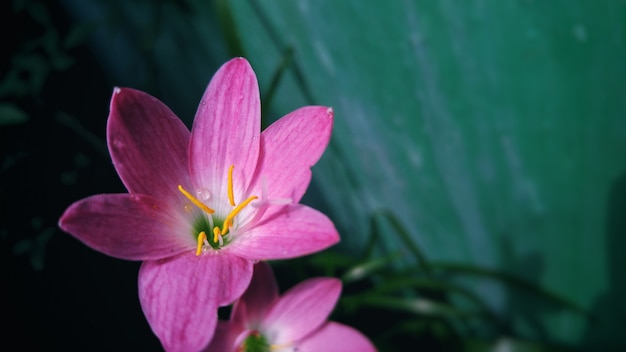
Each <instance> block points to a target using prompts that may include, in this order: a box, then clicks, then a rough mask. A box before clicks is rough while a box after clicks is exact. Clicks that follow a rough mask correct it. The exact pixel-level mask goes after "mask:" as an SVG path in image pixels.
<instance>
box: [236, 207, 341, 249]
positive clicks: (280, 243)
mask: <svg viewBox="0 0 626 352" xmlns="http://www.w3.org/2000/svg"><path fill="white" fill-rule="evenodd" d="M281 207H282V210H281V211H276V212H274V213H273V215H272V216H271V217H269V218H265V219H264V220H262V221H261V222H260V223H258V224H255V225H254V226H253V227H251V228H248V229H244V230H242V232H241V234H238V235H237V236H236V237H235V239H234V240H233V242H231V243H230V244H229V246H228V249H229V250H230V251H231V252H232V253H234V254H236V255H239V256H242V257H245V258H248V259H261V260H264V259H268V260H270V259H286V258H295V257H299V256H303V255H307V254H311V253H314V252H318V251H321V250H324V249H326V248H328V247H330V246H331V245H333V244H335V243H337V242H339V234H338V233H337V230H336V229H335V225H334V224H333V223H332V221H330V219H329V218H328V217H327V216H326V215H324V214H322V213H321V212H319V211H317V210H315V209H313V208H310V207H307V206H305V205H301V204H289V205H284V206H281Z"/></svg>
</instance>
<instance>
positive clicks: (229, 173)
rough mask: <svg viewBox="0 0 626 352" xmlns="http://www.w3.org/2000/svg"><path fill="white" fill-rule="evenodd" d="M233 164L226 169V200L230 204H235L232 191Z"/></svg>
mask: <svg viewBox="0 0 626 352" xmlns="http://www.w3.org/2000/svg"><path fill="white" fill-rule="evenodd" d="M234 168H235V165H231V166H230V168H229V169H228V201H230V205H232V206H233V207H234V206H235V194H234V192H233V169H234Z"/></svg>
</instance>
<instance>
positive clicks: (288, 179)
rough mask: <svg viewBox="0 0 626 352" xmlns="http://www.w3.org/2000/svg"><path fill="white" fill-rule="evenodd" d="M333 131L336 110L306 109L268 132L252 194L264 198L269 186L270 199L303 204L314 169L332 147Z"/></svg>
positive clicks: (297, 111)
mask: <svg viewBox="0 0 626 352" xmlns="http://www.w3.org/2000/svg"><path fill="white" fill-rule="evenodd" d="M332 127H333V111H332V109H330V108H328V107H324V106H306V107H303V108H300V109H298V110H295V111H293V112H291V113H289V114H287V115H285V116H284V117H282V118H281V119H279V120H278V121H276V122H274V123H273V124H272V125H270V126H269V127H268V128H267V129H265V130H264V131H263V133H262V134H261V156H260V159H259V165H258V166H257V172H256V174H255V180H254V182H253V185H254V187H255V189H253V190H252V191H251V194H256V195H260V194H261V192H262V187H263V184H265V185H266V187H267V195H268V197H269V198H270V199H271V198H290V199H291V200H292V201H293V202H294V203H297V202H299V201H300V199H301V198H302V196H303V195H304V192H305V191H306V189H307V187H308V186H309V182H310V181H311V166H313V165H314V164H315V163H316V162H317V161H318V160H319V158H320V157H321V155H322V153H323V152H324V150H325V149H326V146H327V145H328V141H329V140H330V135H331V131H332Z"/></svg>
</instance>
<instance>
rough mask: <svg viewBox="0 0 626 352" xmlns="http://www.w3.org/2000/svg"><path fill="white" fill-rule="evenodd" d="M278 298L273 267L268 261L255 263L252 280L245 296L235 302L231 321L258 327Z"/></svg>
mask: <svg viewBox="0 0 626 352" xmlns="http://www.w3.org/2000/svg"><path fill="white" fill-rule="evenodd" d="M277 299H278V284H277V283H276V279H275V278H274V273H273V272H272V267H271V266H270V265H269V264H268V263H266V262H258V263H256V264H255V265H254V273H253V274H252V281H250V285H249V286H248V288H247V289H246V292H244V294H243V296H241V298H239V299H238V300H237V302H235V305H234V307H233V311H232V314H231V321H234V322H236V323H239V324H241V325H243V326H246V327H247V328H254V327H258V326H259V324H260V323H261V319H262V318H263V316H264V315H265V312H266V311H267V310H268V309H269V308H270V307H271V306H272V304H273V303H274V301H275V300H277Z"/></svg>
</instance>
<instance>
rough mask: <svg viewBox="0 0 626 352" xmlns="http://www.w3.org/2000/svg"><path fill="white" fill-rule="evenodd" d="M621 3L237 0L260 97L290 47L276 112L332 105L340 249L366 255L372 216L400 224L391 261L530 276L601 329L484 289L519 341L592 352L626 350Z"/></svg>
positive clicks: (321, 200) (317, 174)
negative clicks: (625, 330)
mask: <svg viewBox="0 0 626 352" xmlns="http://www.w3.org/2000/svg"><path fill="white" fill-rule="evenodd" d="M625 6H626V5H625V4H624V3H623V2H620V1H617V0H611V1H605V2H601V3H593V4H591V3H589V2H585V1H556V2H550V4H544V3H543V2H532V1H531V2H496V1H493V2H480V3H477V2H461V3H458V2H451V1H435V2H413V1H398V2H377V1H371V2H363V1H341V2H338V1H330V0H326V1H315V2H287V1H286V2H271V1H254V0H235V1H232V2H231V9H232V11H233V18H234V20H235V22H236V24H237V26H238V33H240V34H241V37H240V38H241V41H242V43H243V45H242V46H243V48H244V50H245V52H246V53H247V54H248V58H249V60H250V61H251V63H252V65H253V67H254V69H255V70H256V72H257V73H258V75H259V81H260V84H261V87H262V88H263V87H268V86H270V82H271V80H272V77H273V72H275V68H276V66H277V65H278V63H279V62H281V57H282V55H283V53H284V52H285V50H286V49H287V48H292V50H293V53H294V54H293V62H292V65H291V68H290V69H289V70H288V74H286V75H284V76H283V78H282V80H281V82H280V84H279V86H278V88H277V90H276V94H275V95H274V99H273V106H272V107H271V111H272V112H273V116H272V118H277V117H279V116H281V115H283V114H285V113H287V112H289V111H291V110H293V109H295V108H297V107H299V106H301V105H305V104H321V105H328V106H332V107H333V109H334V111H335V127H334V131H333V138H332V140H331V143H330V146H329V148H328V150H327V152H326V153H325V154H324V156H323V157H322V160H320V162H319V163H318V164H317V165H315V167H314V168H313V175H314V178H313V183H314V186H313V187H315V190H316V191H317V193H316V194H317V197H313V196H311V198H309V199H310V200H311V203H312V204H316V205H321V206H324V210H325V211H326V212H327V213H329V214H330V216H331V217H332V219H333V220H334V221H335V223H336V224H337V226H338V228H339V230H340V232H341V235H342V241H341V244H340V247H341V248H342V250H344V251H346V252H352V253H360V252H361V251H362V250H363V249H364V247H365V246H366V245H367V243H368V234H369V233H370V226H371V222H370V219H371V217H372V216H373V215H374V214H379V213H386V214H393V219H394V220H393V222H394V223H397V224H399V225H398V226H395V225H394V226H389V227H387V228H386V229H384V230H383V231H382V233H381V236H380V238H379V240H378V241H377V242H376V249H377V251H378V252H384V253H395V252H398V251H400V252H405V253H410V254H412V255H407V256H405V257H403V258H405V259H403V260H402V261H401V262H399V263H398V264H400V265H405V266H406V267H411V266H412V265H415V264H416V263H417V262H418V261H420V260H422V259H420V256H419V255H417V254H416V252H415V251H414V250H412V247H411V246H410V245H407V241H406V240H405V237H406V238H409V239H410V241H411V242H412V243H413V244H414V245H415V248H419V250H420V253H422V254H423V255H425V256H426V257H428V258H429V259H430V260H434V261H446V262H462V263H470V264H471V265H474V266H477V267H481V268H486V269H488V270H493V271H498V272H500V271H502V272H508V273H511V274H513V275H515V276H516V277H520V278H522V279H524V280H526V281H529V282H533V283H535V284H536V285H537V286H538V287H541V288H542V289H543V290H545V292H552V293H554V294H555V295H557V296H558V297H566V299H567V301H570V302H573V304H574V305H576V306H581V307H583V308H584V309H585V310H586V311H589V310H592V311H594V313H595V315H597V316H598V317H599V320H598V321H597V322H593V323H592V322H589V321H587V319H585V318H583V317H581V316H580V315H579V314H578V313H574V312H572V311H563V310H561V309H552V308H548V307H545V306H543V305H534V304H533V301H532V300H531V299H529V298H525V297H524V296H523V295H519V294H518V293H517V292H516V291H509V290H508V289H506V288H504V287H502V285H499V284H489V283H484V282H483V283H478V284H475V285H471V286H472V287H473V290H474V291H475V292H476V294H478V295H480V296H481V297H485V299H486V300H487V301H488V302H489V304H490V306H491V307H492V309H494V310H495V311H497V312H500V313H501V314H503V315H505V316H508V317H509V319H510V320H511V321H512V323H513V325H514V326H515V328H516V331H517V332H518V333H519V334H520V335H522V336H525V337H528V338H529V339H546V340H549V341H554V342H558V343H565V344H570V345H587V346H590V345H592V346H597V345H596V343H598V342H605V343H608V344H609V345H611V344H612V345H615V344H617V345H620V346H621V345H625V344H626V335H624V334H621V333H620V331H619V328H617V327H620V326H624V324H626V314H625V313H624V312H626V304H624V302H623V299H621V297H624V295H626V285H624V283H623V282H624V280H623V279H622V277H623V275H621V272H622V271H621V270H622V268H624V267H626V256H624V255H623V254H620V252H619V250H618V248H624V247H625V246H626V238H625V237H624V236H622V235H623V233H626V225H625V221H623V220H619V219H622V218H623V216H621V217H618V216H617V215H615V216H613V215H612V214H623V213H624V209H625V208H624V201H623V199H626V186H624V184H625V183H626V165H625V164H624V160H625V159H624V151H625V150H626V133H625V132H624V131H626V99H625V98H624V90H623V82H625V81H626V66H625V65H624V64H623V58H624V57H626V42H625V41H626V39H625V38H626V37H624V35H623V33H625V32H626V8H625ZM607 219H608V220H607ZM389 220H391V219H389V218H388V219H386V220H385V221H387V222H388V221H389ZM607 222H608V224H607ZM398 228H402V229H406V233H405V232H404V231H401V230H399V229H398ZM399 235H400V236H399ZM520 290H521V289H520Z"/></svg>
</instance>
